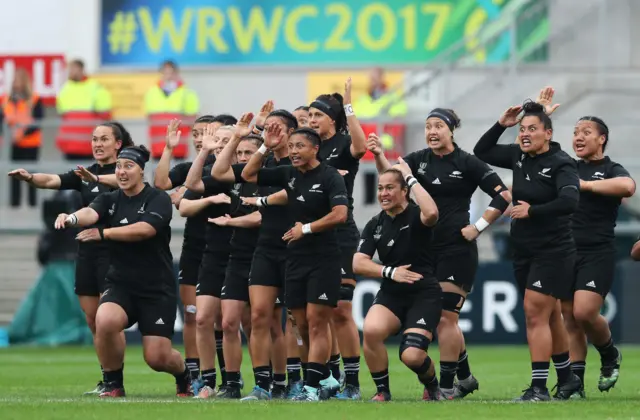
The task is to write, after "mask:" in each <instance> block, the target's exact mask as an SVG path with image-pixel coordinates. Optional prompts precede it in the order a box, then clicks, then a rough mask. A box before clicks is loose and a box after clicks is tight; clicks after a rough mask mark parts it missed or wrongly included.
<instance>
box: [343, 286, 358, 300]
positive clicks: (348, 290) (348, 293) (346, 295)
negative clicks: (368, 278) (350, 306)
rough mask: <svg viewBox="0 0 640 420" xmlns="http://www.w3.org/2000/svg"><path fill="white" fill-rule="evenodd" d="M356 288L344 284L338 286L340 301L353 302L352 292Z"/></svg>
mask: <svg viewBox="0 0 640 420" xmlns="http://www.w3.org/2000/svg"><path fill="white" fill-rule="evenodd" d="M355 288H356V287H355V286H354V285H353V284H348V283H344V284H342V285H340V300H345V301H347V302H351V301H352V300H353V291H354V289H355Z"/></svg>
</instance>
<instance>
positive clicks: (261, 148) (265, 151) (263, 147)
mask: <svg viewBox="0 0 640 420" xmlns="http://www.w3.org/2000/svg"><path fill="white" fill-rule="evenodd" d="M268 151H269V149H267V146H265V145H264V144H263V145H262V146H260V148H259V149H258V153H260V154H261V155H264V154H265V153H267V152H268Z"/></svg>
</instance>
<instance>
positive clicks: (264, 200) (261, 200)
mask: <svg viewBox="0 0 640 420" xmlns="http://www.w3.org/2000/svg"><path fill="white" fill-rule="evenodd" d="M268 198H269V197H258V199H257V200H256V206H257V207H267V206H268V205H269V203H267V199H268Z"/></svg>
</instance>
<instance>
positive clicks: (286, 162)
mask: <svg viewBox="0 0 640 420" xmlns="http://www.w3.org/2000/svg"><path fill="white" fill-rule="evenodd" d="M281 166H291V160H290V159H289V157H288V156H287V157H283V158H281V159H280V160H278V159H276V158H275V156H274V155H273V153H270V154H268V155H267V156H266V157H265V158H264V161H263V162H262V167H263V168H278V167H281ZM244 167H245V165H244V164H238V165H233V168H234V175H235V177H236V182H241V183H244V182H246V181H245V180H244V178H242V176H241V174H242V169H244ZM280 190H282V187H273V186H269V185H258V196H260V197H268V196H269V195H271V194H274V193H277V192H278V191H280ZM260 214H261V215H262V223H261V225H260V234H259V236H258V242H257V245H256V246H258V247H260V249H261V250H262V251H266V252H275V253H280V252H281V251H285V250H286V249H287V243H286V242H285V241H283V240H282V236H283V235H284V234H285V233H286V232H287V231H288V230H289V229H290V228H291V226H293V223H294V221H292V220H291V218H290V217H289V208H288V206H286V207H285V206H267V207H261V208H260Z"/></svg>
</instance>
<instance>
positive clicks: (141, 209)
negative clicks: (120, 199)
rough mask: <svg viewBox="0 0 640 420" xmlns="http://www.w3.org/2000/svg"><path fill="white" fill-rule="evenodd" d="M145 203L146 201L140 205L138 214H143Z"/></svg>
mask: <svg viewBox="0 0 640 420" xmlns="http://www.w3.org/2000/svg"><path fill="white" fill-rule="evenodd" d="M146 204H147V203H142V207H140V210H138V214H144V206H145V205H146Z"/></svg>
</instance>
